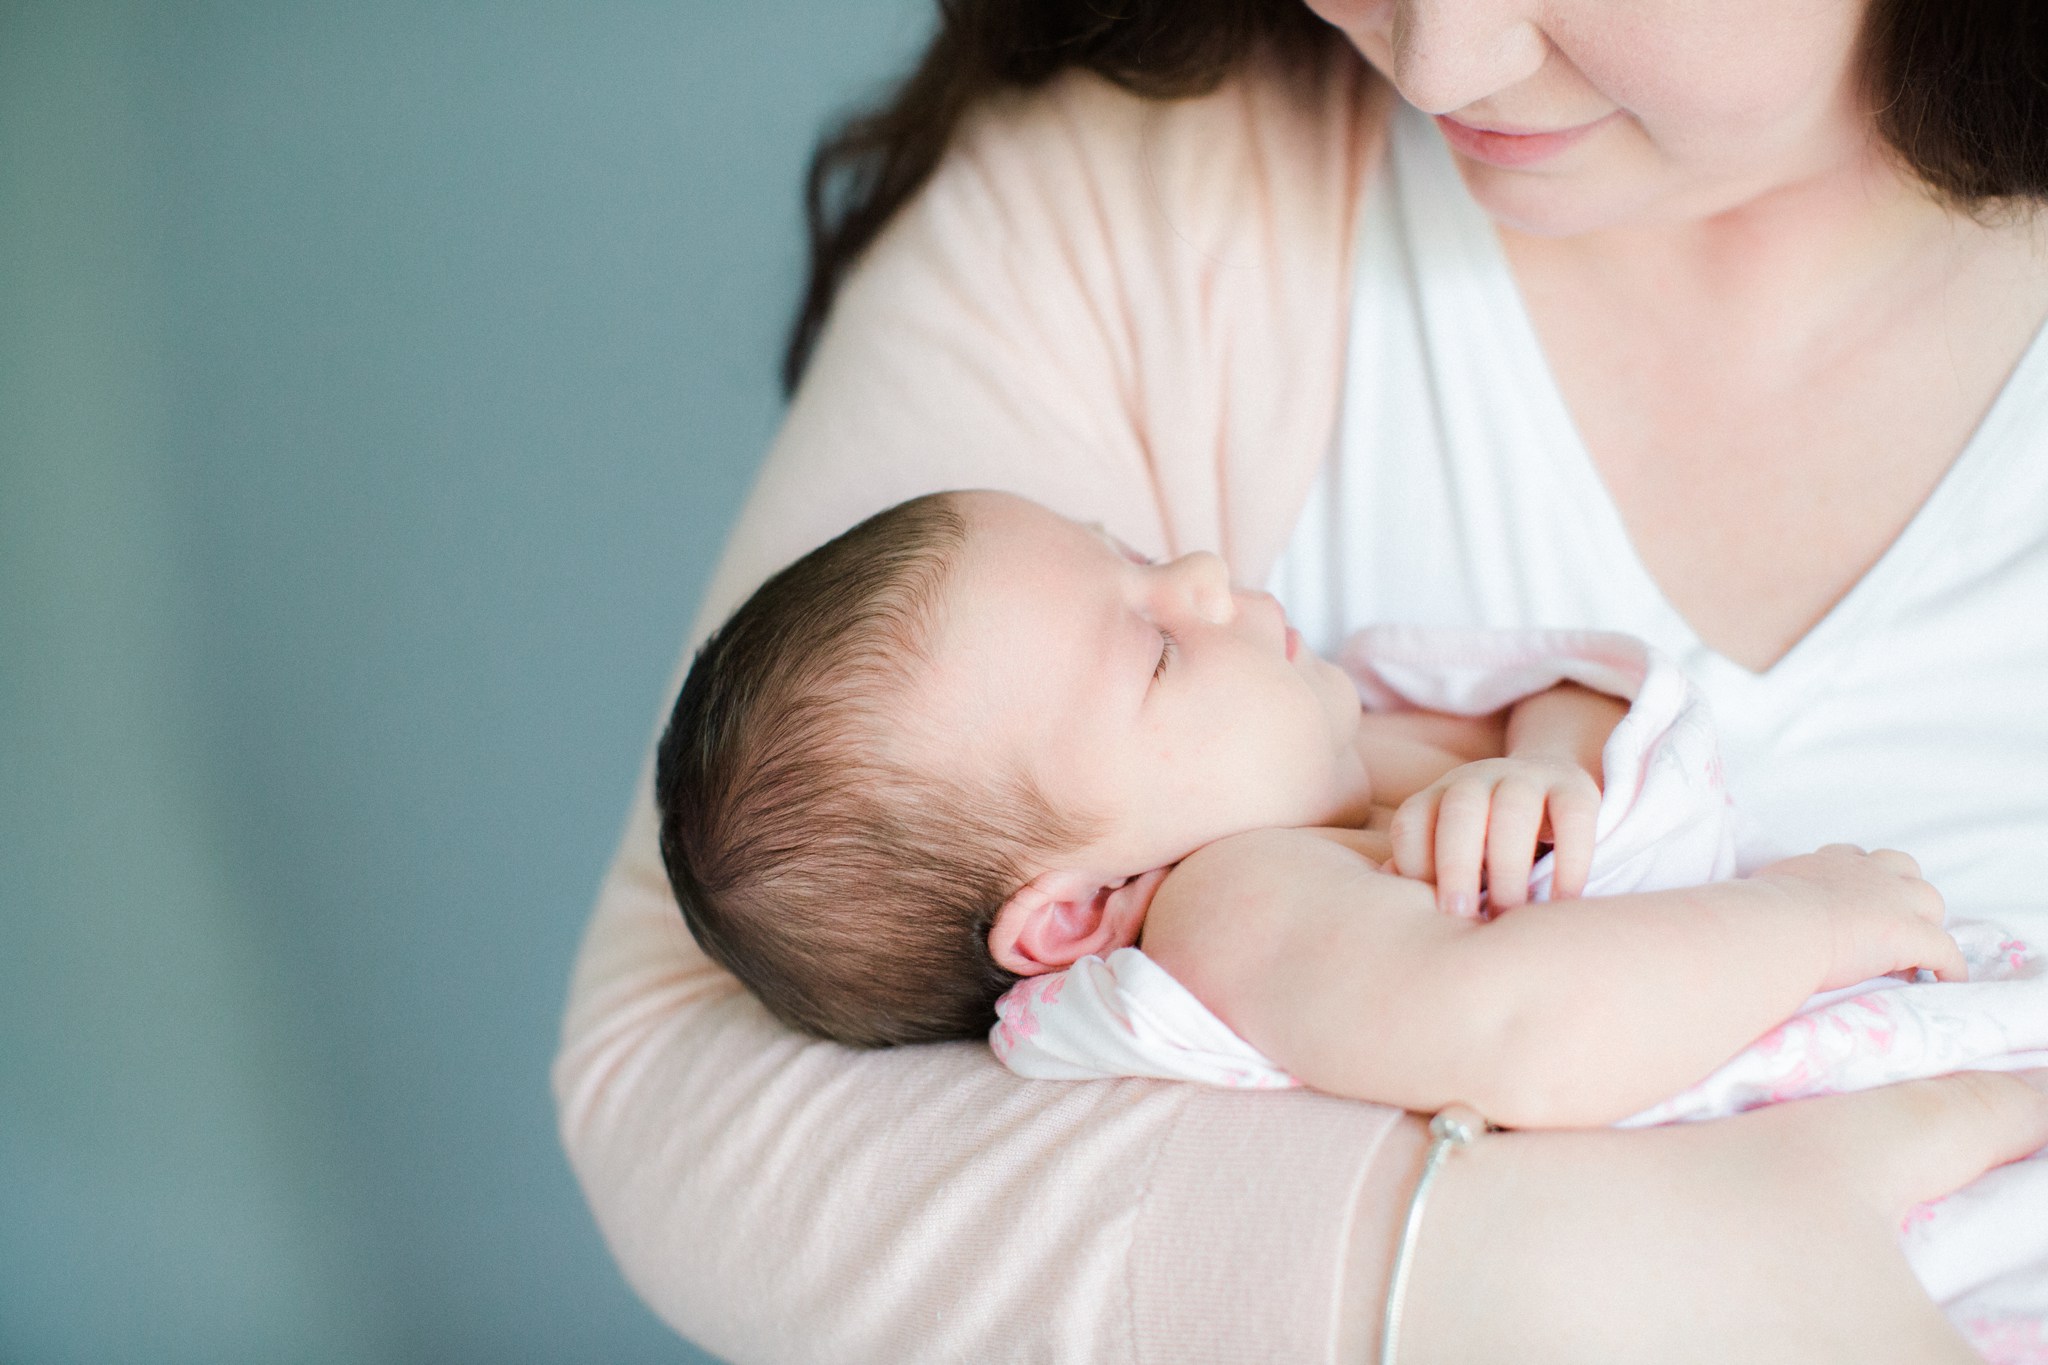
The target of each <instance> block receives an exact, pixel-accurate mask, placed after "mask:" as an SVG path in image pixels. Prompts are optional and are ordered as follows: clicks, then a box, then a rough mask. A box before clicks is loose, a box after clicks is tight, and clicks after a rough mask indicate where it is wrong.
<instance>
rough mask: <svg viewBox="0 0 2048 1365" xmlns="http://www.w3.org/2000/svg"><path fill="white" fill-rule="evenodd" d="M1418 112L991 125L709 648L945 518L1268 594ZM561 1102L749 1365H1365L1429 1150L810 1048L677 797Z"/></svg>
mask: <svg viewBox="0 0 2048 1365" xmlns="http://www.w3.org/2000/svg"><path fill="white" fill-rule="evenodd" d="M1390 98H1391V97H1390V95H1389V94H1388V93H1387V92H1386V90H1385V88H1384V87H1383V86H1382V85H1380V84H1379V83H1377V82H1376V81H1374V80H1373V79H1372V78H1371V77H1370V76H1369V75H1368V74H1367V73H1366V71H1365V69H1364V68H1363V66H1362V64H1361V63H1359V62H1358V61H1357V60H1356V59H1355V58H1354V57H1352V56H1351V55H1350V54H1349V53H1348V52H1344V53H1333V54H1332V55H1331V57H1330V58H1329V59H1328V60H1327V62H1326V64H1325V65H1324V67H1323V68H1322V69H1321V70H1320V71H1319V72H1317V73H1313V74H1308V73H1298V72H1297V73H1294V74H1292V75H1288V76H1283V75H1282V74H1280V73H1279V72H1278V71H1276V70H1270V69H1264V68H1258V69H1253V70H1251V71H1248V72H1246V73H1245V74H1244V75H1242V76H1240V77H1239V78H1237V79H1235V80H1234V81H1232V82H1231V83H1229V84H1227V85H1226V86H1225V87H1224V88H1222V89H1220V90H1219V91H1217V92H1216V93H1215V94H1213V95H1211V96H1208V97H1205V98H1202V99H1198V100H1192V101H1185V102H1178V103H1166V104H1155V103H1148V102H1145V101H1141V100H1138V99H1135V98H1133V97H1131V96H1128V95H1125V94H1123V93H1121V92H1119V91H1117V90H1115V89H1113V88H1112V87H1110V86H1109V85H1107V84H1105V83H1104V82H1102V81H1099V80H1096V79H1093V78H1082V77H1073V78H1068V79H1065V80H1063V81H1061V82H1059V83H1057V84H1056V85H1054V86H1053V87H1052V88H1051V89H1049V90H1047V91H1045V92H1043V93H1040V94H1037V95H1034V96H1031V97H1029V98H1020V99H1017V100H1014V101H1010V102H1007V103H1004V104H1001V105H999V106H997V107H993V108H991V109H988V110H986V111H985V112H983V113H982V114H981V115H980V116H979V117H978V118H977V119H976V120H975V121H974V122H973V123H972V124H971V125H970V126H969V127H968V128H967V129H966V130H965V131H964V132H963V134H962V136H961V138H960V140H959V142H958V145H957V146H956V148H955V150H954V152H953V154H952V155H951V156H950V157H949V159H948V160H947V162H946V164H945V165H944V166H943V167H942V169H941V170H940V172H939V174H938V175H937V177H936V178H935V179H934V181H933V183H932V184H931V186H930V187H929V188H928V189H927V190H926V191H925V192H924V193H923V195H922V196H921V197H920V198H919V199H918V200H917V201H916V202H915V203H914V204H913V205H912V206H911V207H910V208H909V209H908V210H907V211H906V212H905V213H904V214H902V215H901V216H900V218H899V220H898V221H897V222H896V223H895V224H893V225H892V227H891V228H890V230H889V232H888V233H887V235H886V236H885V237H884V238H883V239H882V240H881V241H880V242H879V243H878V244H877V245H876V246H875V248H874V249H873V250H872V251H871V252H870V253H869V256H868V258H867V259H866V260H865V261H864V262H863V263H862V266H861V268H860V270H859V271H858V272H857V274H856V275H855V277H854V278H853V279H852V280H851V281H849V283H848V285H847V287H846V290H845V292H844V294H843V296H842V297H841V299H840V300H839V304H838V307H837V308H836V310H835V311H834V313H833V315H832V319H831V322H830V324H829V326H828V328H827V330H826V332H825V335H824V337H823V340H822V343H821V345H820V347H819V349H818V352H817V356H816V359H815V360H814V361H813V363H812V366H811V370H810V374H809V376H808V377H807V378H806V380H805V382H804V384H803V387H802V390H801V392H800V393H799V394H798V395H797V398H796V400H795V402H794V404H793V405H792V407H791V409H790V412H789V415H788V419H787V422H786V423H785V425H784V427H783V430H782V433H781V435H780V437H779V439H778V440H777V441H776V443H775V446H774V449H773V451H772V452H771V454H770V456H769V458H768V461H767V464H766V466H765V467H764V468H763V470H762V471H761V475H760V479H759V482H758V483H757V484H756V486H755V488H754V491H753V494H752V497H751V498H750V500H749V501H748V504H747V506H746V509H745V511H744V513H743V514H742V516H741V517H740V520H739V524H738V526H737V527H736V529H735V530H734V532H733V535H732V539H731V541H730V543H729V544H728V545H727V547H726V552H725V557H724V560H723V563H722V565H721V567H720V570H719V572H718V574H717V577H716V580H715V581H714V584H713V586H712V588H711V590H710V592H709V594H708V597H707V599H706V601H705V604H704V608H703V612H702V614H701V616H700V617H699V620H698V624H697V638H702V635H703V633H704V632H706V631H708V630H709V628H710V627H711V625H713V624H714V623H716V622H717V621H719V620H720V619H722V618H723V617H724V615H725V614H726V613H727V612H728V611H729V610H730V609H731V608H732V607H733V606H734V605H735V604H736V603H737V602H738V600H739V599H740V598H741V597H742V596H744V594H745V593H746V592H747V591H749V590H750V589H751V588H752V586H753V585H754V584H755V583H757V582H759V581H760V580H761V579H762V578H764V577H766V575H767V574H768V573H770V572H772V571H773V570H774V569H775V568H776V567H777V566H779V565H781V564H783V563H784V562H786V561H787V560H789V559H791V558H793V557H794V556H795V555H797V554H798V553H800V552H802V551H803V550H804V549H806V548H807V547H809V546H811V545H813V544H816V543H817V542H819V541H821V540H823V539H825V538H826V537H828V536H829V535H831V534H833V533H836V532H837V531H839V530H841V529H843V528H844V527H846V526H848V525H850V524H851V523H853V522H854V521H856V520H858V519H859V518H861V517H863V516H865V515H866V514H867V513H869V512H871V511H874V510H876V509H877V508H880V507H882V506H885V505H887V504H889V503H891V502H894V501H896V500H898V499H900V498H903V497H906V496H909V495H911V494H914V493H919V492H924V491H927V490H931V489H935V488H949V487H963V486H992V487H1002V488H1008V489H1013V490H1016V491H1018V492H1021V493H1025V494H1028V495H1030V496H1033V497H1036V498H1039V499H1041V500H1042V501H1044V502H1046V503H1049V504H1051V505H1053V506H1055V507H1057V508H1060V509H1061V510H1064V511H1067V512H1070V513H1075V514H1079V515H1083V516H1087V517H1091V518H1098V519H1100V520H1102V521H1104V522H1105V523H1107V524H1108V525H1109V526H1110V527H1111V528H1112V529H1114V530H1115V531H1117V532H1118V533H1120V534H1121V535H1123V536H1124V537H1126V538H1127V539H1129V540H1131V541H1132V542H1134V543H1136V544H1138V545H1140V546H1144V547H1147V548H1151V549H1155V550H1166V551H1174V552H1178V551H1182V550H1186V549H1190V548H1201V547H1210V548H1216V549H1220V550H1222V551H1223V552H1224V553H1225V554H1226V555H1227V556H1228V558H1229V559H1230V560H1231V562H1232V564H1233V565H1234V566H1235V568H1236V570H1237V573H1238V574H1239V576H1240V577H1242V578H1244V579H1247V580H1250V581H1254V582H1256V581H1259V580H1260V579H1262V578H1263V576H1264V575H1265V573H1266V572H1267V570H1268V568H1269V567H1270V565H1271V564H1272V562H1273V560H1274V558H1275V556H1276V555H1277V554H1278V552H1279V550H1280V548H1281V546H1282V544H1283V543H1284V541H1285V539H1286V537H1287V535H1288V533H1289V531H1290V529H1291V526H1292V523H1293V520H1294V517H1295V515H1296V513H1297V510H1298V509H1299V507H1300V505H1301V502H1302V499H1303V498H1304V496H1305V494H1306V488H1307V484H1308V481H1309V479H1310V478H1311V476H1312V474H1313V472H1314V470H1315V467H1316V465H1317V463H1318V461H1319V460H1320V459H1321V458H1322V456H1323V455H1324V453H1325V451H1326V450H1327V449H1328V446H1329V443H1330V440H1331V437H1332V432H1333V430H1334V426H1335V420H1336V412H1337V402H1338V397H1339V385H1340V380H1341V374H1342V366H1343V356H1344V341H1345V327H1346V322H1347V317H1348V311H1349V303H1350V300H1349V279H1350V255H1351V245H1352V234H1353V227H1354V223H1355V221H1356V214H1357V212H1358V208H1359V200H1360V193H1361V190H1362V188H1363V186H1364V183H1365V178H1366V177H1367V176H1368V175H1369V174H1370V173H1371V171H1372V169H1373V167H1374V165H1375V162H1376V159H1377V156H1378V151H1379V147H1380V145H1381V136H1380V135H1381V131H1382V129H1383V127H1384V122H1385V114H1386V111H1387V108H1388V103H1387V102H1388V100H1389V99H1390ZM554 1088H555V1094H556V1098H557V1100H558V1102H559V1105H560V1112H561V1130H562V1138H563V1142H564V1143H565V1144H566V1146H567V1148H568V1151H569V1155H570V1158H571V1160H572V1162H573V1163H574V1166H575V1169H576V1173H577V1175H578V1177H579V1178H580V1179H581V1181H582V1183H583V1187H584V1190H585V1192H586V1193H587V1195H588V1197H589V1200H590V1203H591V1207H592V1208H593V1209H594V1210H595V1212H596V1214H597V1219H598V1222H599V1224H600V1225H601V1226H602V1228H603V1230H604V1234H605V1236H606V1238H607V1240H608V1241H609V1243H610V1245H611V1248H612V1251H613V1253H614V1254H615V1255H616V1256H617V1258H618V1261H619V1263H620V1265H621V1266H622V1267H623V1268H624V1270H625V1272H626V1274H627V1276H628V1278H629V1279H630V1280H631V1281H632V1283H633V1285H634V1287H635V1288H636V1289H637V1290H638V1291H639V1292H640V1294H641V1295H642V1296H643V1297H644V1298H645V1299H646V1300H647V1302H648V1303H649V1304H650V1305H651V1306H652V1307H653V1308H654V1310H655V1311H656V1312H657V1313H659V1314H660V1315H661V1316H662V1317H663V1318H664V1319H666V1320H667V1321H668V1322H669V1323H671V1324H672V1325H674V1326H675V1328H676V1329H677V1330H678V1331H680V1332H682V1333H684V1334H685V1335H687V1336H689V1337H690V1338H692V1339H694V1340H695V1341H697V1342H699V1343H701V1344H702V1345H704V1346H705V1347H706V1348H708V1349H710V1350H712V1351H715V1352H718V1353H720V1354H722V1355H724V1356H727V1357H728V1358H730V1359H732V1360H733V1361H735V1362H752V1361H766V1360H790V1361H810V1360H832V1361H845V1362H852V1361H887V1362H899V1361H909V1360H923V1359H930V1360H946V1361H956V1360H988V1361H994V1360H1010V1359H1017V1360H1026V1359H1028V1360H1073V1361H1122V1360H1132V1361H1159V1362H1174V1363H1175V1365H1182V1363H1184V1362H1190V1361H1200V1360H1217V1361H1232V1362H1236V1361H1252V1360H1288V1361H1309V1360H1316V1361H1320V1360H1337V1359H1340V1358H1349V1359H1356V1358H1359V1355H1358V1353H1359V1347H1360V1345H1361V1344H1362V1343H1364V1342H1365V1341H1367V1340H1369V1339H1370V1338H1371V1336H1372V1334H1373V1332H1374V1331H1375V1330H1376V1322H1375V1321H1374V1318H1375V1313H1376V1307H1377V1303H1378V1300H1379V1296H1380V1293H1381V1289H1382V1286H1383V1284H1384V1277H1385V1273H1386V1260H1387V1252H1388V1249H1389V1248H1388V1246H1387V1245H1385V1243H1386V1242H1387V1240H1388V1236H1387V1231H1386V1229H1387V1227H1388V1225H1389V1224H1390V1222H1391V1214H1390V1213H1389V1210H1390V1209H1391V1208H1392V1207H1394V1206H1395V1205H1396V1204H1397V1203H1398V1202H1399V1200H1400V1199H1401V1198H1403V1197H1404V1196H1405V1192H1406V1188H1407V1185H1408V1183H1409V1182H1410V1181H1412V1179H1413V1173H1414V1169H1415V1158H1416V1151H1417V1147H1418V1144H1417V1143H1416V1142H1415V1140H1414V1136H1413V1125H1410V1124H1401V1123H1397V1122H1396V1115H1395V1114H1394V1113H1393V1112H1392V1111H1389V1110H1386V1109H1382V1108H1377V1107H1373V1106H1368V1105H1361V1104H1353V1103H1348V1102H1344V1101H1340V1100H1333V1099H1328V1098H1325V1097H1321V1096H1317V1095H1313V1094H1307V1093H1293V1094H1275V1095H1242V1094H1230V1093H1225V1092H1221V1091H1215V1090H1209V1089H1205V1088H1200V1087H1195V1086H1186V1085H1173V1084H1165V1083H1159V1082H1148V1081H1122V1082H1101V1083H1089V1084H1073V1085H1070V1084H1060V1083H1055V1082H1032V1081H1024V1080H1019V1079H1018V1078H1016V1077H1014V1076H1011V1075H1010V1074H1008V1073H1007V1072H1005V1071H1004V1070H1003V1069H1002V1068H1001V1067H1000V1066H999V1065H997V1064H996V1062H995V1061H994V1060H993V1059H992V1058H991V1057H990V1055H989V1054H988V1051H987V1049H986V1048H985V1047H983V1046H981V1045H979V1044H955V1045H947V1046H940V1047H921V1048H912V1049H903V1050H898V1051H894V1052H881V1053H867V1054H863V1053H856V1052H852V1051H848V1050H845V1049H842V1048H838V1047H835V1046H831V1045H828V1044H823V1043H817V1042H812V1041H808V1040H806V1039H803V1038H800V1037H798V1036H796V1035H794V1034H792V1033H790V1032H788V1031H786V1030H785V1029H783V1028H781V1027H780V1026H778V1025H777V1024H775V1023H774V1022H772V1021H771V1020H770V1019H769V1017H768V1016H767V1014H766V1013H765V1012H764V1011H763V1010H762V1009H761V1008H760V1007H759V1006H758V1005H756V1004H755V1003H754V1001H753V1000H752V999H751V998H750V997H749V996H747V995H746V994H745V993H744V992H743V991H742V990H741V989H740V987H739V985H738V983H737V982H735V981H734V980H733V979H732V978H731V977H730V976H728V975H727V974H725V973H724V972H723V971H721V970H719V969H718V968H716V967H714V966H712V965H711V964H710V963H709V962H708V961H707V960H706V959H705V957H704V956H703V955H702V954H701V953H699V952H698V951H697V949H696V947H695V945H694V944H693V943H692V942H691V940H690V938H689V935H688V934H687V932H686V931H685V929H684V927H683V924H682V920H681V918H680V916H679V915H678V913H677V910H676V907H675V904H674V901H673V900H672V898H671V896H670V894H669V890H668V886H667V884H666V882H665V880H664V879H663V875H662V871H661V865H660V861H659V857H658V855H657V853H656V849H655V836H654V814H653V808H652V803H651V800H650V796H649V785H648V780H647V778H646V776H645V775H644V774H643V777H642V780H641V783H640V787H639V791H638V793H637V794H636V797H635V802H634V809H633V814H632V817H631V820H630V821H629V823H628V825H627V828H626V832H625V836H624V839H623V842H622V843H621V845H620V849H619V853H618V857H617V860H616V861H615V863H614V864H613V866H612V869H611V872H610V875H609V876H608V877H607V879H606V881H605V883H604V887H603V890H602V893H601V895H600V897H599V900H598V904H597V909H596V913H595V914H594V916H593V917H592V920H591V923H590V927H589V930H588V933H587V935H586V937H585V940H584V943H583V948H582V953H581V957H580V959H579V960H578V962H577V965H576V970H575V977H574V981H573V984H572V987H571V993H570V999H569V1006H568V1016H567V1019H566V1021H565V1023H564V1025H563V1038H562V1050H561V1055H560V1058H559V1060H558V1061H557V1063H556V1065H555V1072H554ZM1390 1138H1391V1139H1392V1140H1390ZM1361 1209H1367V1210H1369V1211H1371V1212H1372V1214H1373V1216H1371V1217H1367V1218H1364V1219H1359V1218H1356V1217H1355V1215H1356V1214H1357V1213H1358V1211H1359V1210H1361ZM1355 1229H1357V1230H1358V1231H1357V1235H1355V1236H1354V1230H1355Z"/></svg>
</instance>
